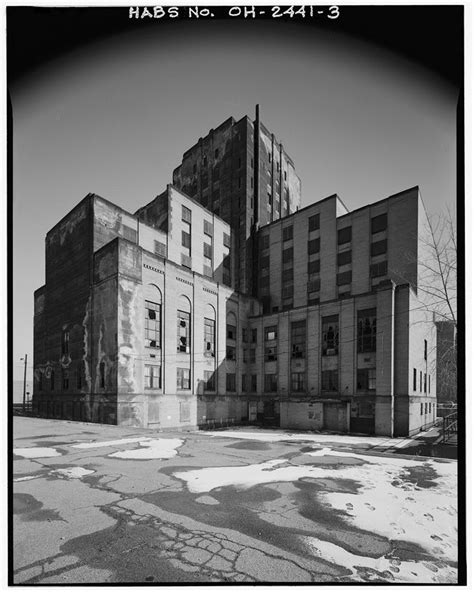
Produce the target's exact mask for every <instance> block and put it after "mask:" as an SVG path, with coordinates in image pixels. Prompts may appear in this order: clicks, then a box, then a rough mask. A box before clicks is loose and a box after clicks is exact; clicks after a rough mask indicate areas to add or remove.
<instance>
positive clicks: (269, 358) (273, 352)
mask: <svg viewBox="0 0 474 592" xmlns="http://www.w3.org/2000/svg"><path fill="white" fill-rule="evenodd" d="M264 353H265V362H276V359H277V346H276V345H271V346H265V352H264Z"/></svg>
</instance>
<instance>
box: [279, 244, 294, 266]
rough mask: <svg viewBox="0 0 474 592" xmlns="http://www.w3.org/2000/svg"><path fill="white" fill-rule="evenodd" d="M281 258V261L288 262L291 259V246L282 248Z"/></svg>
mask: <svg viewBox="0 0 474 592" xmlns="http://www.w3.org/2000/svg"><path fill="white" fill-rule="evenodd" d="M282 258H283V263H289V262H290V261H293V247H290V248H289V249H284V251H283V256H282Z"/></svg>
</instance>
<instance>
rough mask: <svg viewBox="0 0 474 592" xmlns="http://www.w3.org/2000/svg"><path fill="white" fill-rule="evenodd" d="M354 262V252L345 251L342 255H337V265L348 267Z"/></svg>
mask: <svg viewBox="0 0 474 592" xmlns="http://www.w3.org/2000/svg"><path fill="white" fill-rule="evenodd" d="M351 262H352V251H343V252H342V253H338V254H337V264H338V265H339V266H340V265H347V264H348V263H351Z"/></svg>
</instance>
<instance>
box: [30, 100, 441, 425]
mask: <svg viewBox="0 0 474 592" xmlns="http://www.w3.org/2000/svg"><path fill="white" fill-rule="evenodd" d="M256 123H257V128H258V129H259V130H260V133H259V135H258V143H259V145H260V144H263V145H264V147H265V150H263V148H262V146H261V145H260V147H259V148H258V150H255V147H254V146H253V144H254V142H253V139H254V138H253V139H252V138H251V136H252V135H255V134H254V132H253V130H255V128H256ZM251 132H252V133H251ZM219 134H221V135H222V137H221V139H220V140H219V141H217V140H216V136H219ZM226 134H228V135H226ZM262 134H263V135H264V136H265V137H266V140H262ZM239 135H240V139H239ZM234 138H237V139H235V140H234ZM249 138H250V139H249ZM269 138H270V139H271V141H270V140H269ZM229 142H230V143H229ZM236 146H238V147H239V149H238V150H236ZM229 151H230V156H229V154H228V152H229ZM242 151H243V152H244V154H242ZM226 154H227V156H225V155H226ZM205 155H207V159H208V160H207V162H206V167H207V168H205V169H203V168H202V167H203V166H204V165H203V163H204V162H205V160H204V157H205ZM238 155H240V156H238ZM252 155H253V156H252ZM256 155H258V158H255V157H256ZM268 155H270V156H271V158H269V156H268ZM219 158H222V159H223V160H221V161H219ZM239 158H240V161H239V160H238V159H239ZM226 159H227V160H226ZM235 159H237V160H235ZM256 160H257V161H258V162H259V164H258V165H257V166H256ZM290 163H291V161H290V159H289V157H287V155H286V154H285V153H284V151H283V149H282V147H281V145H280V144H278V143H277V142H276V141H275V140H274V136H273V135H272V134H269V133H268V132H267V130H266V128H264V127H263V125H262V124H261V123H260V122H259V118H258V112H257V117H256V122H253V123H252V122H250V120H249V119H248V118H244V119H243V120H241V121H240V122H238V123H235V121H234V120H233V119H231V120H227V121H226V122H224V124H222V126H219V128H217V130H216V131H215V132H213V133H211V134H209V135H208V136H207V137H206V138H205V139H204V140H200V141H199V143H198V144H197V145H196V146H194V147H193V148H192V149H191V150H190V151H188V152H187V153H185V157H184V158H183V164H182V165H181V167H179V169H177V170H176V171H175V172H174V180H175V181H179V183H178V184H179V185H180V187H181V189H178V188H177V187H175V186H172V185H169V186H168V187H167V189H166V190H165V191H164V192H163V193H162V194H160V195H158V196H157V197H156V198H155V199H154V200H152V201H151V202H150V203H148V204H146V205H145V206H143V207H142V208H140V209H139V210H137V211H136V212H135V213H134V214H132V213H129V212H127V211H125V210H123V209H122V208H119V207H118V206H116V205H114V204H113V203H111V202H109V201H107V200H105V199H103V198H101V197H99V196H97V195H94V194H89V195H88V196H86V198H84V199H83V200H82V201H81V202H80V203H79V204H78V205H77V206H76V207H75V208H74V209H73V210H72V211H71V212H70V213H69V214H68V215H67V216H65V217H64V218H63V219H62V220H61V221H60V222H59V223H58V224H57V225H56V226H55V227H54V228H53V229H51V230H50V231H49V232H48V234H47V237H46V282H45V285H44V286H43V287H42V288H40V289H39V290H37V291H36V292H35V319H34V320H35V329H34V340H35V342H34V368H35V383H34V406H35V408H36V409H37V410H38V412H39V413H41V414H42V415H44V416H47V417H62V418H68V419H77V420H85V421H96V422H103V423H114V424H115V423H116V424H120V425H130V426H141V427H148V428H156V429H167V428H170V429H192V428H195V427H196V426H204V427H205V426H209V425H216V424H217V425H221V424H225V425H228V424H233V423H241V422H249V423H260V424H261V423H264V424H268V425H276V426H281V427H285V428H291V429H314V430H331V431H336V432H352V433H369V434H379V435H389V436H393V435H395V436H403V435H409V434H414V433H416V432H418V431H419V430H420V429H424V428H426V427H429V426H430V425H432V423H433V421H434V419H435V417H436V328H435V325H434V323H433V320H432V317H431V315H429V314H428V313H427V311H426V307H425V306H424V304H423V301H422V298H421V296H420V294H419V293H418V291H417V278H418V274H419V263H418V262H419V260H420V257H423V248H424V247H423V244H424V241H423V240H422V239H423V236H422V234H423V227H424V217H425V212H424V209H423V205H422V201H421V198H420V196H419V191H418V188H416V187H415V188H412V189H409V190H407V191H404V192H402V193H400V194H397V195H394V196H391V197H389V198H386V199H383V200H381V201H379V202H377V203H374V204H370V205H367V206H365V207H363V208H360V209H358V210H355V211H353V212H350V211H348V209H347V208H346V207H345V206H344V204H343V203H342V202H341V200H340V199H339V198H338V196H337V195H332V196H330V197H328V198H326V199H323V200H320V201H318V202H316V203H313V204H311V205H310V206H307V207H305V208H303V209H298V206H299V195H300V190H299V180H297V177H296V174H295V173H294V168H293V165H292V163H291V164H290ZM264 165H265V166H264ZM216 167H218V170H219V173H218V176H219V177H218V183H219V197H218V199H217V198H216V199H215V200H214V199H213V200H212V205H211V201H210V200H211V198H212V196H213V194H212V192H211V191H212V190H214V189H211V188H214V187H215V185H214V183H215V181H214V180H213V178H214V177H213V175H215V169H216ZM290 169H291V173H290V172H289V171H290ZM186 171H187V172H186ZM189 171H191V173H189ZM239 171H241V173H242V175H241V177H242V179H243V180H242V182H241V186H240V187H239V181H236V179H239V178H240V176H239V175H240V173H239ZM269 171H270V174H269ZM285 172H286V176H285ZM275 173H278V175H279V182H278V184H277V182H276V180H275V177H276V176H278V175H275ZM205 174H207V175H208V176H209V180H208V181H207V186H206V187H204V186H203V176H204V175H205ZM251 179H254V180H253V181H252V180H251ZM255 179H259V181H258V183H257V182H256V181H255ZM269 179H270V180H271V183H268V180H269ZM285 181H287V182H288V183H287V184H285ZM242 184H243V185H244V186H245V188H243V187H242ZM287 185H288V191H287V190H286V189H287ZM268 186H270V190H268ZM257 187H258V189H257ZM291 187H292V189H291ZM234 188H235V190H236V191H238V190H241V194H239V195H242V196H243V197H242V199H237V196H236V193H235V192H234ZM264 189H265V190H268V192H267V194H266V198H265V199H263V198H262V193H263V190H264ZM187 192H189V193H191V194H193V195H191V196H190V195H187V194H186V193H187ZM251 200H253V201H251ZM242 215H243V216H244V218H243V219H244V224H243V227H242V224H241V221H242Z"/></svg>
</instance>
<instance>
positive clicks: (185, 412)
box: [179, 401, 191, 422]
mask: <svg viewBox="0 0 474 592" xmlns="http://www.w3.org/2000/svg"><path fill="white" fill-rule="evenodd" d="M179 421H182V422H187V421H191V405H190V404H189V403H188V401H180V403H179Z"/></svg>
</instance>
